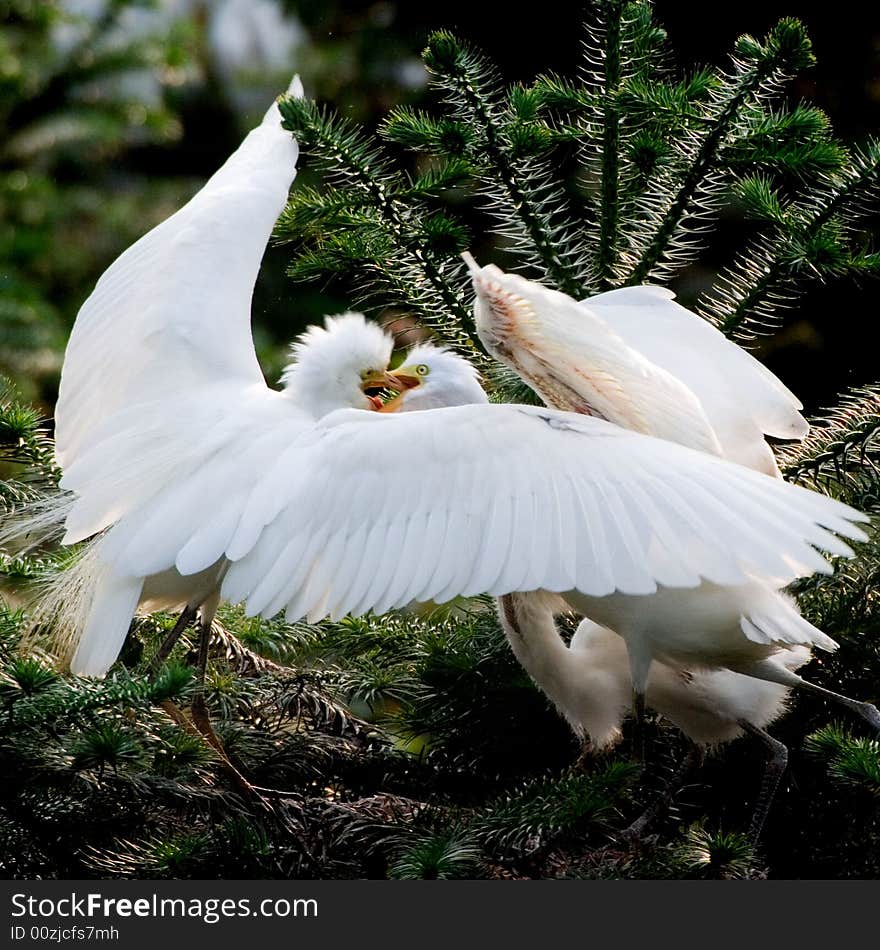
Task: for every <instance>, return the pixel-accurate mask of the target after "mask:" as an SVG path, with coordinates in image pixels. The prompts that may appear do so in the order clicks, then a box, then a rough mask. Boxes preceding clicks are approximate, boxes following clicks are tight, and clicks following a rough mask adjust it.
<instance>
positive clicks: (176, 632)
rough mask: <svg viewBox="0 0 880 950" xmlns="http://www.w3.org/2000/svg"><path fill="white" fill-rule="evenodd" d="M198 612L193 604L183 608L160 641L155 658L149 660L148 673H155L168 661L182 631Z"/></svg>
mask: <svg viewBox="0 0 880 950" xmlns="http://www.w3.org/2000/svg"><path fill="white" fill-rule="evenodd" d="M198 612H199V608H198V606H197V605H194V604H187V605H186V607H184V608H183V611H182V612H181V614H180V616H179V617H178V618H177V623H175V624H174V627H173V629H172V630H171V632H170V633H169V634H168V635H167V636H166V637H165V639H164V640H163V641H162V645H161V646H160V647H159V649H158V650H157V651H156V653H155V656H154V657H153V659H152V660H150V665H149V666H148V667H147V671H148V672H149V673H155V672H157V671H158V670H159V668H160V667H161V666H162V664H163V663H164V662H165V661H166V660H167V659H168V657H169V656H170V655H171V651H172V650H173V649H174V646H175V644H176V643H177V641H178V640H179V639H180V638H181V636H183V632H184V630H186V628H187V627H188V626H189V625H190V624H191V623H192V622H193V620H195V619H196V615H197V614H198Z"/></svg>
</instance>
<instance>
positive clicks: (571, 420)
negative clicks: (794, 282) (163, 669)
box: [58, 106, 865, 675]
mask: <svg viewBox="0 0 880 950" xmlns="http://www.w3.org/2000/svg"><path fill="white" fill-rule="evenodd" d="M295 160H296V145H295V143H294V142H293V141H292V140H291V139H290V137H289V136H288V135H287V134H286V133H285V132H284V131H283V130H282V129H281V127H280V116H279V114H278V111H277V108H276V107H275V106H273V107H272V108H270V110H269V112H268V113H267V116H266V118H265V120H264V122H263V124H262V125H261V126H260V127H259V128H257V129H255V130H254V131H253V132H252V133H251V134H250V135H249V136H248V138H247V139H246V140H245V142H244V143H243V145H242V147H241V148H240V149H239V150H238V151H237V152H236V153H235V154H234V155H233V156H232V157H231V158H230V159H229V161H228V162H227V163H226V165H225V166H224V167H223V168H222V169H221V170H220V171H219V172H218V173H217V174H216V175H215V176H214V177H213V178H212V179H211V180H210V181H209V182H208V184H207V185H206V186H205V188H204V189H203V191H202V192H200V193H199V194H198V195H197V196H196V197H195V198H194V199H193V200H192V201H191V202H190V203H189V204H188V205H187V206H186V207H185V208H183V209H182V210H181V211H179V212H178V213H177V214H176V215H174V216H173V217H172V218H170V219H169V220H168V221H166V222H165V223H164V224H162V225H160V226H159V227H158V228H156V229H154V230H153V231H152V232H150V234H148V235H147V236H146V237H144V238H142V239H141V241H139V242H138V243H137V244H136V245H134V246H133V247H132V248H131V249H130V250H128V251H127V252H125V254H123V255H122V256H121V257H120V258H119V260H118V261H117V262H116V263H115V264H113V265H112V266H111V268H110V269H109V270H108V272H107V273H106V274H105V275H104V277H103V278H102V279H101V280H100V281H99V283H98V285H97V287H96V288H95V291H94V292H93V294H92V295H91V297H90V298H89V299H88V300H87V301H86V303H85V304H84V306H83V308H82V310H81V311H80V314H79V315H78V317H77V323H76V326H75V327H74V331H73V334H72V336H71V341H70V344H69V346H68V350H67V354H66V357H65V364H64V370H63V379H62V388H61V396H60V400H59V409H58V440H59V442H58V446H59V447H58V452H59V461H60V463H61V465H62V466H63V469H64V477H63V480H62V488H63V489H65V490H66V491H67V492H68V493H69V494H70V495H71V496H72V502H71V505H70V509H69V511H67V512H66V513H65V529H66V533H65V536H64V541H65V542H66V543H74V542H77V541H83V540H86V539H89V538H94V539H96V540H93V541H92V542H91V544H90V545H89V547H88V549H87V554H86V555H85V556H84V557H83V558H82V560H81V562H80V565H81V570H80V573H79V574H78V575H76V574H74V575H72V576H74V577H78V578H79V580H80V581H81V583H79V584H78V588H77V599H76V604H75V609H74V607H73V606H72V608H71V610H70V611H69V615H70V616H69V627H70V636H69V640H70V654H71V657H72V660H71V665H72V668H73V669H74V670H75V671H77V672H81V673H86V674H91V675H101V674H103V673H104V672H105V671H106V670H107V669H108V668H109V666H110V665H111V663H112V662H113V660H114V659H115V658H116V656H117V655H118V653H119V650H120V648H121V646H122V643H123V641H124V639H125V635H126V632H127V629H128V626H129V621H130V620H131V617H132V615H133V614H134V612H135V610H136V609H137V608H138V606H140V607H141V608H142V609H146V610H150V609H155V608H156V607H158V606H164V607H170V606H172V605H173V604H175V603H176V604H177V605H179V606H183V607H185V611H184V616H183V618H182V619H185V618H186V617H187V614H189V616H190V618H191V616H192V614H193V613H194V612H195V611H196V610H199V611H200V614H201V622H202V647H201V664H200V665H201V666H202V668H203V666H204V661H205V659H206V649H207V633H208V631H209V628H210V619H211V617H212V615H213V612H214V610H215V609H216V606H217V604H218V602H219V600H220V598H221V597H225V598H227V599H229V600H232V601H244V602H245V603H246V607H247V611H248V613H250V614H262V615H264V616H272V615H274V614H276V613H278V612H279V611H282V610H283V611H286V613H287V616H288V617H290V618H291V619H297V618H299V617H302V616H309V617H310V618H312V619H318V618H321V617H324V616H327V615H331V616H342V615H344V614H346V613H355V614H357V613H363V612H366V611H368V610H376V611H383V610H386V609H389V608H392V607H395V606H402V605H405V604H408V603H409V602H411V601H413V600H430V599H433V600H437V601H443V600H447V599H450V598H452V597H454V596H456V595H457V594H468V593H479V592H484V591H485V592H490V593H493V594H495V595H503V594H506V593H510V592H512V591H530V590H550V591H565V592H573V593H572V596H573V597H574V599H575V600H576V599H577V597H580V596H583V597H588V598H594V599H598V600H600V601H602V602H603V603H607V604H609V605H610V609H611V610H612V612H614V611H615V610H618V609H621V608H619V607H618V606H616V605H617V603H618V602H619V603H620V604H622V605H623V608H622V609H624V610H628V609H632V608H631V607H630V606H628V605H630V604H639V605H644V604H645V601H644V598H643V596H642V595H646V594H653V595H655V597H654V601H656V599H657V598H658V597H660V598H662V596H663V594H664V593H667V592H668V591H669V590H671V589H673V588H679V587H688V588H693V587H696V586H698V585H702V587H703V588H707V587H711V589H712V590H713V591H715V592H717V596H719V597H724V596H734V595H732V594H731V591H732V590H735V589H736V585H743V584H747V583H749V578H750V576H752V575H753V574H770V575H773V576H776V575H792V576H794V575H799V574H803V573H811V572H813V571H817V570H819V571H829V570H830V567H829V565H828V563H827V562H826V560H825V559H824V558H823V557H822V556H821V554H820V553H819V551H820V550H822V551H826V552H830V553H834V554H844V555H845V554H850V553H851V551H850V549H849V547H848V546H847V545H846V544H844V543H843V542H842V541H841V540H840V539H839V537H838V535H841V536H843V537H846V538H849V539H860V538H863V537H864V535H863V532H862V531H861V530H860V529H859V528H858V527H857V526H856V524H855V523H856V522H859V521H864V520H865V518H864V516H862V515H861V514H859V513H858V512H856V511H854V510H853V509H851V508H849V507H847V506H845V505H843V504H840V503H839V502H837V501H834V500H832V499H830V498H827V497H825V496H823V495H820V494H818V493H815V492H811V491H808V490H806V489H803V488H798V487H794V486H788V485H785V484H783V483H781V482H778V481H775V480H772V479H768V478H765V477H764V476H761V475H757V474H755V473H753V472H749V471H748V470H746V469H744V468H742V467H741V466H738V465H731V464H730V463H728V462H725V461H723V460H721V459H718V458H713V457H711V456H710V455H707V454H703V453H699V452H694V451H692V450H690V449H687V448H682V447H681V446H678V445H674V444H673V443H671V442H667V441H663V440H661V439H655V438H651V437H649V436H646V435H642V434H640V433H635V432H628V431H626V430H625V429H622V428H620V427H619V426H616V425H612V424H610V423H609V422H606V421H604V420H601V419H594V418H589V417H587V416H582V415H575V414H572V413H567V412H558V411H555V410H553V409H539V408H534V407H524V406H510V405H508V406H502V405H461V406H455V407H450V408H442V409H432V410H430V411H427V412H420V413H406V414H401V413H380V412H374V411H370V410H373V409H375V408H376V405H375V400H374V399H373V398H371V397H370V396H368V395H366V394H365V393H366V392H369V391H370V389H371V387H376V386H381V385H383V384H386V383H387V384H389V385H394V386H396V388H398V389H401V388H403V389H406V388H410V387H411V388H415V387H416V386H417V384H418V382H419V370H418V366H416V368H415V370H414V372H413V374H412V375H409V374H407V373H405V372H401V371H397V373H395V374H389V373H388V371H387V364H388V358H389V356H390V350H391V339H390V338H389V337H387V336H385V335H384V334H383V333H382V331H381V330H379V329H378V328H377V327H374V326H372V325H370V324H367V323H366V322H365V321H363V319H362V318H361V317H356V316H349V317H347V318H344V319H342V320H341V321H337V322H330V323H328V325H327V328H326V329H325V330H312V331H310V332H309V333H307V334H306V335H305V337H304V338H303V340H302V341H301V342H300V344H299V345H298V346H297V347H296V349H295V361H294V363H293V364H292V365H291V367H290V368H289V369H288V371H287V372H286V373H285V376H284V383H285V386H284V389H283V390H282V391H275V390H273V389H270V388H269V387H267V386H266V384H265V382H264V381H263V378H262V374H261V373H260V371H259V366H258V364H257V361H256V357H255V355H254V350H253V342H252V340H251V336H250V332H249V313H248V311H249V303H250V295H251V292H252V289H253V284H254V281H255V279H256V275H257V270H258V266H259V260H260V256H261V253H262V250H263V247H264V245H265V242H266V239H267V238H268V235H269V232H270V230H271V227H272V222H273V221H274V218H275V216H276V215H277V214H278V213H279V211H280V209H281V208H282V206H283V204H284V201H285V197H286V194H287V190H288V187H289V184H290V181H291V178H292V177H293V174H294V170H295ZM731 585H734V586H731ZM614 598H618V601H615V600H614ZM612 626H613V624H612ZM700 626H701V629H702V627H703V626H704V625H703V624H702V623H700ZM809 629H812V628H809ZM797 632H798V635H799V636H803V632H802V631H800V630H799V631H797ZM774 642H775V641H773V640H768V641H767V642H764V643H762V644H761V645H760V649H762V650H763V651H764V652H765V653H767V654H770V653H772V652H773V650H774V649H775V646H774Z"/></svg>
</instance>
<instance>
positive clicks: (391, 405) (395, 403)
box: [361, 366, 422, 412]
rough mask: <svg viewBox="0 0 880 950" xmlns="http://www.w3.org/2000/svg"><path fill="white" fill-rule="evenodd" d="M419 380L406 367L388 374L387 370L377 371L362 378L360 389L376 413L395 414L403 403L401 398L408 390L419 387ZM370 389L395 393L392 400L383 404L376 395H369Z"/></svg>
mask: <svg viewBox="0 0 880 950" xmlns="http://www.w3.org/2000/svg"><path fill="white" fill-rule="evenodd" d="M421 383H422V381H421V379H420V378H419V377H418V376H417V375H416V374H415V373H412V372H409V370H408V368H407V367H406V366H403V367H401V368H400V369H399V370H397V371H395V372H393V373H390V372H388V370H379V371H378V372H375V373H369V374H368V375H367V376H365V377H364V379H363V383H362V384H361V388H362V389H363V390H364V392H365V393H366V394H367V398H368V399H369V400H370V402H371V403H372V404H373V408H374V409H376V410H377V411H378V412H396V411H397V410H398V409H399V408H400V406H401V404H402V403H403V397H404V395H405V393H406V391H407V390H408V389H415V388H416V386H420V385H421ZM371 389H377V390H378V389H390V390H391V391H392V392H395V393H397V395H396V396H395V397H394V398H393V399H389V400H388V402H386V403H383V402H382V399H381V397H380V396H379V395H378V394H372V395H371V394H370V392H369V390H371Z"/></svg>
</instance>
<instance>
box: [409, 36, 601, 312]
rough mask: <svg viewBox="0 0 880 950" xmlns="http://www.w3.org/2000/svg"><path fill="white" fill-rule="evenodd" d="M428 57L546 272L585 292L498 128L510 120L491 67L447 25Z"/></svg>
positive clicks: (563, 286)
mask: <svg viewBox="0 0 880 950" xmlns="http://www.w3.org/2000/svg"><path fill="white" fill-rule="evenodd" d="M424 57H425V64H426V65H427V66H428V69H429V70H430V71H431V72H432V73H433V75H434V76H435V77H436V81H437V84H438V85H440V86H441V87H442V88H443V89H445V90H446V91H447V92H448V93H449V94H450V95H451V97H452V104H453V106H455V107H457V108H459V109H460V110H461V111H462V112H463V113H464V114H465V115H466V116H467V117H468V118H469V119H470V121H471V123H473V124H474V126H475V127H476V128H477V129H478V130H479V133H480V136H481V138H482V141H481V146H482V150H483V152H484V156H483V158H484V161H485V164H486V165H487V166H488V168H489V169H490V170H491V171H492V172H494V173H495V174H496V175H497V177H498V183H500V185H501V186H502V188H503V190H504V193H505V200H506V202H507V203H508V204H509V206H510V208H511V209H512V212H513V213H514V214H515V215H516V216H517V217H518V218H519V220H520V222H521V223H522V226H523V228H524V230H525V233H526V235H527V236H528V239H529V240H530V242H531V245H532V248H533V250H534V253H535V255H536V256H537V258H538V259H539V260H540V262H541V264H542V266H543V268H544V270H545V271H546V274H547V276H548V277H549V278H550V279H551V280H552V281H553V283H554V284H555V285H556V286H557V287H558V288H559V289H560V290H562V291H563V292H565V293H567V294H570V295H571V296H574V297H579V296H583V293H584V288H583V285H582V283H581V281H580V280H579V279H578V276H577V274H576V273H575V271H574V270H573V269H572V268H571V267H569V266H568V265H567V264H566V262H565V261H564V260H563V258H562V256H561V255H560V253H559V248H558V247H557V245H556V244H555V243H554V242H553V241H552V239H551V235H552V233H553V230H554V229H553V227H552V225H551V224H550V222H549V221H548V220H547V216H546V215H545V214H543V213H542V211H541V210H540V208H539V206H538V205H537V203H536V202H535V200H534V191H533V189H532V188H531V187H530V186H529V185H528V184H526V179H525V177H524V176H523V175H521V174H520V172H519V171H518V170H517V169H516V167H515V166H514V164H513V162H512V161H511V157H510V155H509V154H508V150H507V148H506V146H505V144H504V143H503V141H502V139H501V137H500V135H499V130H500V129H501V128H503V127H504V126H505V125H506V117H505V116H504V115H503V114H502V111H501V108H500V106H499V105H498V104H497V103H496V102H494V101H493V96H492V94H491V91H490V89H488V88H487V86H488V85H489V82H490V80H488V79H487V77H488V76H490V75H491V71H490V70H489V68H488V67H487V66H486V65H485V64H484V63H483V62H482V61H481V60H480V59H479V58H478V57H477V56H476V55H475V54H474V53H472V52H471V51H470V50H469V49H468V48H467V47H466V46H464V45H463V44H461V43H460V42H459V41H458V40H457V39H456V38H455V37H454V36H452V35H451V34H450V33H447V32H445V31H441V32H438V33H434V34H432V36H431V37H430V38H429V41H428V46H427V49H426V50H425V53H424ZM482 177H483V180H484V182H486V183H487V184H488V186H489V188H490V189H492V188H493V187H494V185H495V182H493V181H492V180H491V179H488V180H487V179H486V176H485V175H483V176H482Z"/></svg>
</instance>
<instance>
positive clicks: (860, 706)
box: [731, 660, 880, 732]
mask: <svg viewBox="0 0 880 950" xmlns="http://www.w3.org/2000/svg"><path fill="white" fill-rule="evenodd" d="M731 669H733V667H731ZM736 672H738V673H745V675H746V676H754V677H756V678H757V679H761V680H766V681H767V682H770V683H780V684H781V685H782V686H790V687H795V688H800V689H808V690H810V691H811V692H813V693H818V694H819V695H820V696H824V697H825V698H826V699H831V700H833V701H834V702H835V703H840V705H841V706H846V708H847V709H851V710H852V711H853V712H854V713H856V714H858V715H859V716H861V717H862V719H865V720H866V721H867V722H869V723H870V724H871V725H872V726H873V727H874V729H875V730H876V731H877V732H880V710H878V709H877V707H876V706H874V705H872V704H871V703H863V702H859V700H857V699H851V698H850V697H849V696H844V695H843V694H842V693H835V692H834V691H833V690H830V689H825V687H824V686H817V685H816V684H815V683H810V682H808V681H807V680H805V679H804V678H803V677H801V676H798V675H797V673H792V672H791V670H786V669H784V668H783V667H781V666H778V665H777V664H776V663H770V662H767V661H764V660H761V661H759V662H758V663H753V664H751V665H750V666H744V667H743V668H741V669H736Z"/></svg>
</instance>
